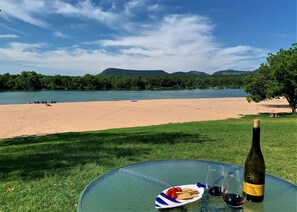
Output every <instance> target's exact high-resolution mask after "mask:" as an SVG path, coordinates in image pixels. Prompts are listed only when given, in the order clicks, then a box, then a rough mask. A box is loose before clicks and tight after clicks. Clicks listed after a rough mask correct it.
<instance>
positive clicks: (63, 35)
mask: <svg viewBox="0 0 297 212" xmlns="http://www.w3.org/2000/svg"><path fill="white" fill-rule="evenodd" d="M53 36H55V37H57V38H69V36H68V35H65V34H64V33H62V32H54V33H53Z"/></svg>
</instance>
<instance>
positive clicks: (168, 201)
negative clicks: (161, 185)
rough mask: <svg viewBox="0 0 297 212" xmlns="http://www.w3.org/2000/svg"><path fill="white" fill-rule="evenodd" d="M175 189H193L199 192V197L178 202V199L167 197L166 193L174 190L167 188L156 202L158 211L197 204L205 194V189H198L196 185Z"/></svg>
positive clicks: (181, 186)
mask: <svg viewBox="0 0 297 212" xmlns="http://www.w3.org/2000/svg"><path fill="white" fill-rule="evenodd" d="M174 187H180V188H181V189H183V188H192V189H195V190H197V191H198V197H194V198H193V199H188V200H177V199H172V198H171V197H166V192H167V190H168V189H170V188H172V187H170V188H167V189H165V190H164V191H162V192H161V193H160V194H159V195H158V196H157V198H156V200H155V208H157V209H163V208H174V207H179V206H183V205H186V204H188V203H191V202H195V201H197V200H199V199H200V198H201V197H202V195H203V193H204V188H203V187H198V186H197V185H196V184H190V185H180V186H174Z"/></svg>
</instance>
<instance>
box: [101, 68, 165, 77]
mask: <svg viewBox="0 0 297 212" xmlns="http://www.w3.org/2000/svg"><path fill="white" fill-rule="evenodd" d="M101 75H103V76H106V77H114V76H124V77H137V76H141V77H148V76H168V75H169V74H168V73H167V72H165V71H163V70H130V69H120V68H108V69H105V70H104V71H103V72H102V73H101Z"/></svg>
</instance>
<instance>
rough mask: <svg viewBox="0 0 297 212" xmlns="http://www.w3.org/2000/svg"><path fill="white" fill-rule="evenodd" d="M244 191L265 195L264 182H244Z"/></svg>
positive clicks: (253, 194)
mask: <svg viewBox="0 0 297 212" xmlns="http://www.w3.org/2000/svg"><path fill="white" fill-rule="evenodd" d="M243 191H244V192H245V193H246V194H249V195H252V196H264V184H260V185H256V184H251V183H247V182H243Z"/></svg>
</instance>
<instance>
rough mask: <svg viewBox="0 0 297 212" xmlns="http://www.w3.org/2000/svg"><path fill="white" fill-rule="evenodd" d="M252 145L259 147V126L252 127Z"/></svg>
mask: <svg viewBox="0 0 297 212" xmlns="http://www.w3.org/2000/svg"><path fill="white" fill-rule="evenodd" d="M253 146H254V147H256V148H260V128H253Z"/></svg>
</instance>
